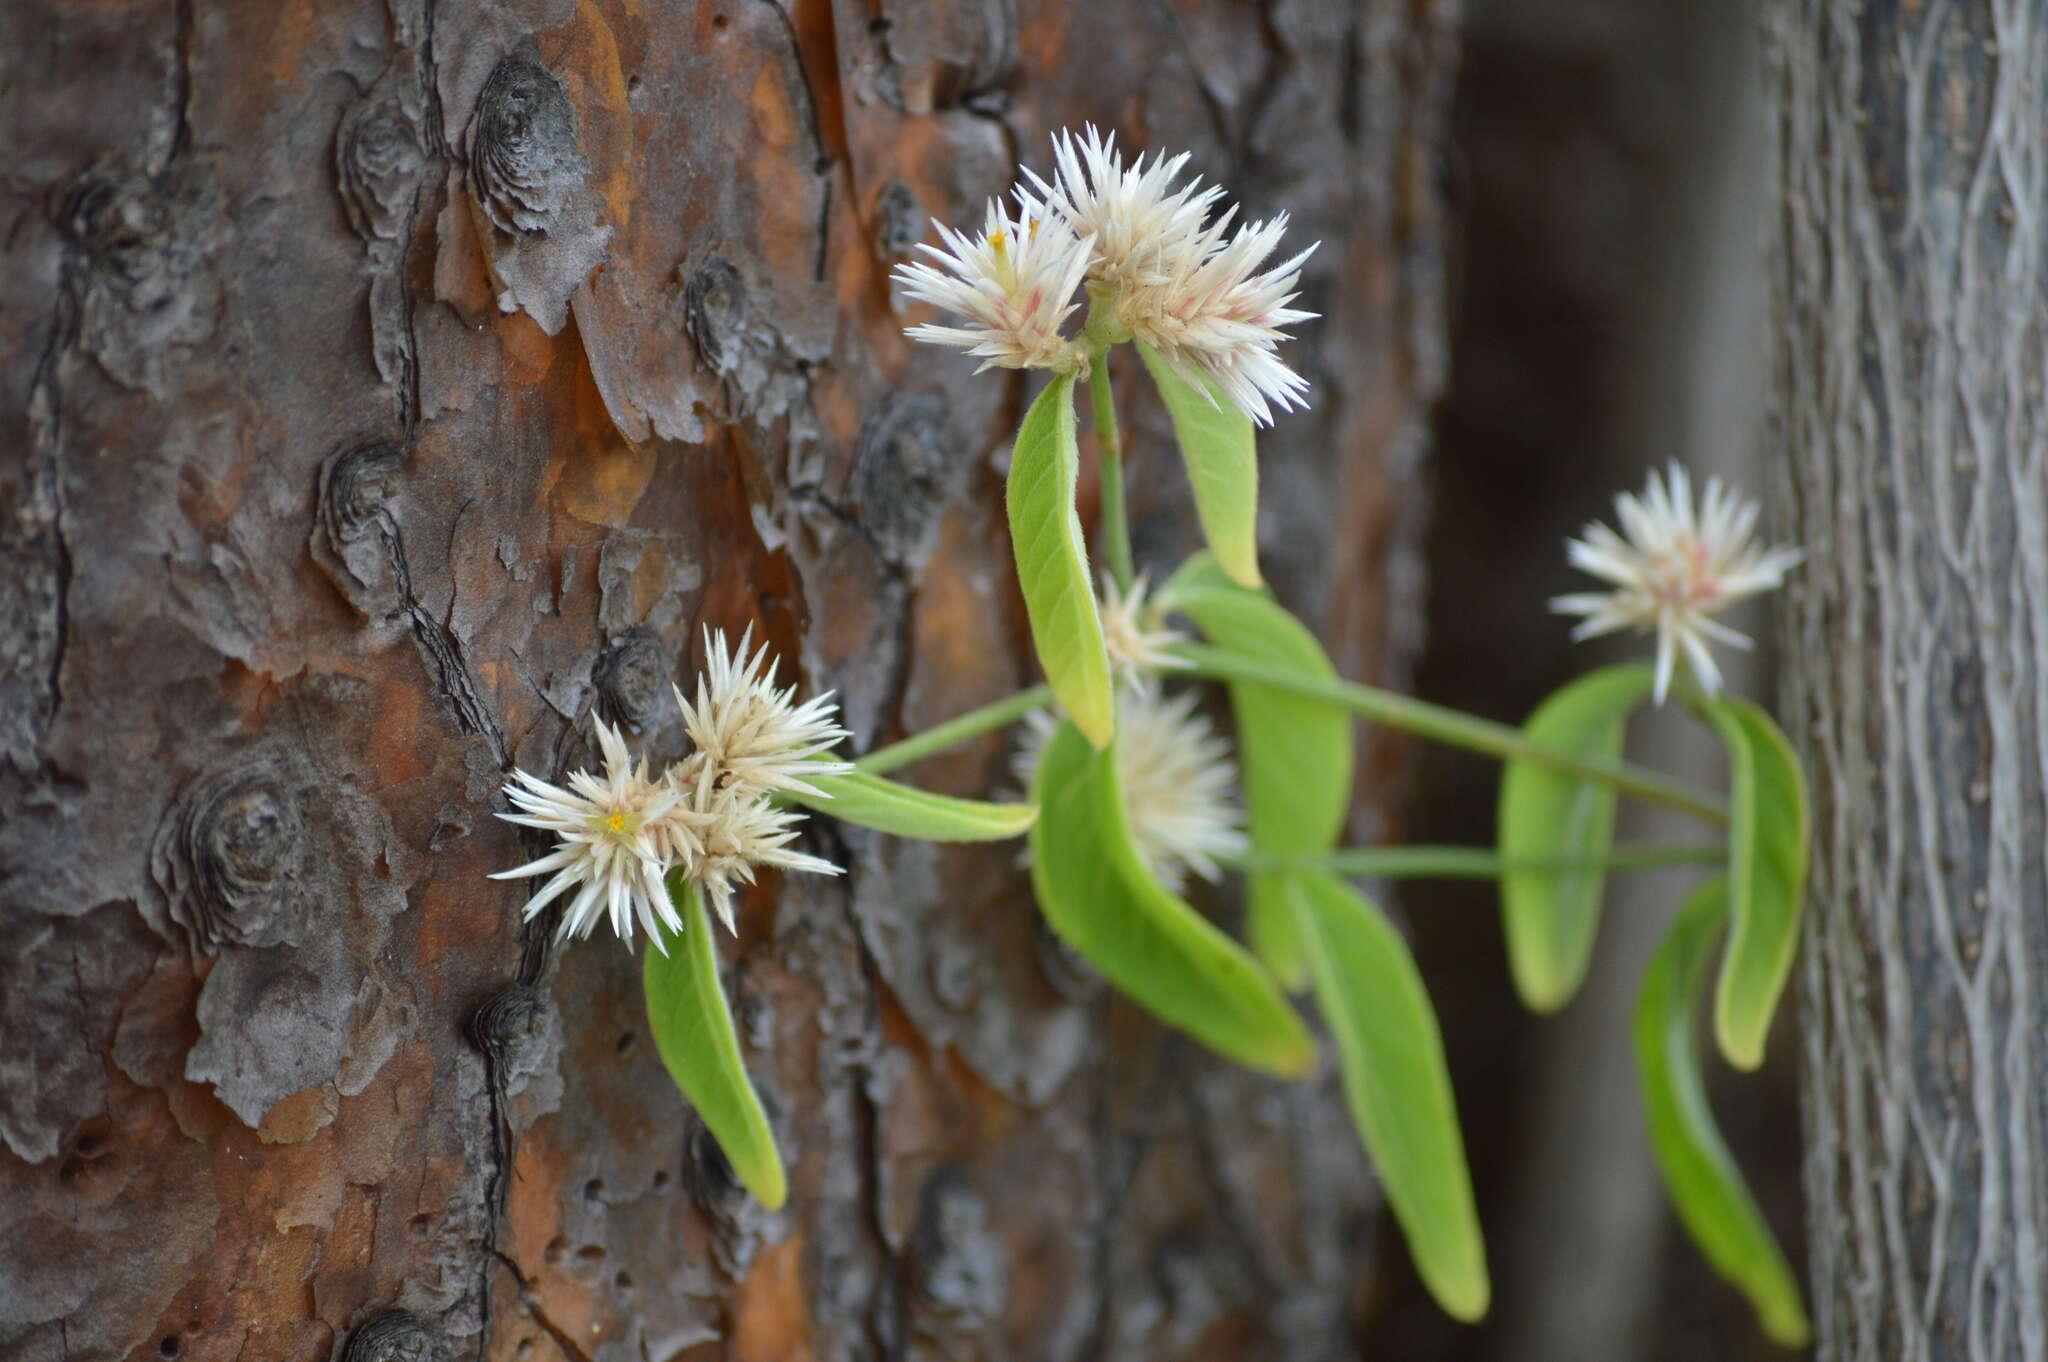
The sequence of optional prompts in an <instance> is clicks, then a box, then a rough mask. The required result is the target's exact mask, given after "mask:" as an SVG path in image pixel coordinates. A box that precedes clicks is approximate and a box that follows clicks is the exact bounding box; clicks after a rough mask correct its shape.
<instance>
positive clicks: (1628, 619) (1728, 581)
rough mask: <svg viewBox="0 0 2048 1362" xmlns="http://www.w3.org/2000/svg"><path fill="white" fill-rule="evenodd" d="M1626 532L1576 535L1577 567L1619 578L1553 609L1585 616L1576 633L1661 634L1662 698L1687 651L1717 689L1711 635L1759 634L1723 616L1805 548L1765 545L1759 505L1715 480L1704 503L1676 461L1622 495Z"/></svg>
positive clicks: (1598, 528)
mask: <svg viewBox="0 0 2048 1362" xmlns="http://www.w3.org/2000/svg"><path fill="white" fill-rule="evenodd" d="M1614 509H1615V513H1616V516H1617V518H1618V519H1619V520H1620V521H1621V533H1620V534H1617V533H1615V532H1614V531H1613V530H1612V529H1610V528H1609V527H1608V526H1606V525H1604V524H1602V523H1600V522H1598V521H1594V522H1592V523H1591V524H1588V525H1587V526H1586V528H1585V529H1584V530H1583V531H1581V532H1580V537H1579V538H1577V539H1572V540H1567V541H1566V550H1567V553H1568V556H1569V557H1570V559H1571V563H1572V566H1574V567H1576V568H1579V569H1581V570H1583V571H1585V572H1589V573H1591V574H1593V575H1594V576H1595V577H1599V578H1601V579H1602V580H1604V581H1607V582H1611V583H1613V584H1614V586H1615V588H1616V589H1615V590H1613V591H1603V592H1585V593H1581V594H1577V595H1570V596H1559V597H1557V598H1556V599H1554V600H1552V601H1551V603H1550V608H1551V609H1553V610H1555V611H1557V612H1559V613H1560V614H1570V615H1580V616H1583V617H1584V618H1583V619H1582V621H1581V622H1580V623H1579V625H1578V626H1577V627H1576V628H1574V629H1573V630H1572V637H1573V638H1575V639H1583V638H1592V637H1594V636H1596V635H1599V634H1608V633H1613V632H1615V631H1616V630H1620V629H1633V630H1635V631H1636V632H1637V633H1641V634H1647V633H1650V632H1652V631H1655V633H1656V635H1657V669H1656V686H1655V689H1656V697H1657V703H1659V704H1662V703H1663V702H1664V697H1665V695H1666V694H1668V693H1669V691H1670V688H1671V678H1672V674H1673V672H1674V671H1675V670H1676V667H1677V660H1678V656H1679V653H1680V652H1681V650H1682V651H1683V653H1684V656H1685V658H1686V660H1687V662H1688V663H1689V664H1690V665H1691V668H1692V674H1693V677H1694V679H1695V680H1697V681H1698V682H1699V684H1700V687H1701V688H1702V689H1703V690H1705V691H1706V692H1707V693H1708V694H1710V695H1711V694H1713V693H1714V692H1715V691H1717V690H1719V689H1720V685H1721V672H1720V669H1719V668H1718V667H1716V666H1715V665H1714V658H1713V654H1712V653H1711V652H1709V651H1708V648H1707V642H1708V640H1709V639H1713V640H1717V641H1719V642H1722V643H1727V644H1730V645H1732V646H1734V647H1737V648H1747V647H1749V646H1750V642H1749V639H1748V638H1746V637H1744V636H1743V635H1742V634H1739V633H1737V632H1736V631H1735V630H1733V629H1730V628H1728V627H1727V626H1726V625H1724V624H1721V623H1719V622H1717V621H1716V620H1715V619H1714V618H1713V616H1714V615H1715V614H1717V613H1719V612H1720V611H1721V610H1724V609H1726V608H1727V607H1728V606H1730V605H1733V604H1734V603H1735V602H1737V601H1740V600H1744V599H1747V598H1748V597H1751V596H1755V595H1757V594H1759V593H1761V592H1765V591H1770V590H1772V589H1774V588H1776V587H1777V586H1778V585H1779V584H1780V583H1782V582H1783V581H1784V580H1785V573H1786V572H1787V571H1789V570H1790V569H1791V568H1792V567H1794V566H1795V565H1797V564H1798V562H1799V560H1800V558H1801V556H1802V555H1801V554H1800V552H1799V550H1798V549H1796V548H1791V547H1789V546H1778V547H1768V548H1767V547H1764V546H1762V545H1759V544H1757V543H1756V542H1755V540H1754V537H1753V536H1754V531H1755V529H1756V519H1757V506H1756V503H1755V502H1753V501H1750V500H1749V499H1747V498H1745V497H1742V496H1739V495H1737V494H1736V493H1735V492H1733V491H1731V490H1730V489H1728V488H1727V487H1725V486H1723V485H1722V483H1721V480H1720V479H1719V478H1709V479H1707V486H1706V493H1705V495H1704V496H1703V497H1702V498H1701V499H1700V501H1699V502H1698V503H1697V504H1695V502H1694V500H1693V494H1692V480H1691V479H1690V478H1689V477H1688V476H1687V475H1686V471H1685V470H1684V469H1683V468H1681V467H1679V465H1678V464H1676V463H1673V464H1672V465H1671V466H1670V468H1669V469H1668V471H1667V472H1666V473H1665V474H1664V475H1663V476H1662V477H1660V476H1659V475H1658V474H1656V473H1655V472H1652V473H1651V474H1650V482H1649V486H1648V487H1647V488H1645V489H1644V491H1643V494H1642V495H1641V496H1640V497H1639V496H1636V495H1635V494H1633V493H1629V492H1623V493H1622V494H1621V495H1619V496H1617V497H1616V498H1615V499H1614Z"/></svg>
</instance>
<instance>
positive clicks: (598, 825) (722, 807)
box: [492, 631, 852, 953]
mask: <svg viewBox="0 0 2048 1362" xmlns="http://www.w3.org/2000/svg"><path fill="white" fill-rule="evenodd" d="M751 641H752V634H751V631H749V633H748V635H747V636H746V637H743V638H742V639H741V641H740V646H739V648H738V650H737V651H735V650H733V649H731V648H730V647H728V646H727V644H726V639H725V635H724V634H723V633H722V632H721V633H714V632H710V631H707V632H706V634H705V671H704V674H703V675H702V676H701V677H699V679H698V684H697V698H696V702H695V703H694V704H692V703H691V702H689V701H687V700H685V699H684V698H683V694H682V691H681V689H680V688H678V689H677V691H676V702H677V704H678V705H680V706H681V708H682V712H683V727H684V730H685V731H686V732H687V733H688V734H689V736H690V738H691V740H692V741H693V742H694V743H695V744H696V745H697V750H696V751H695V752H692V753H691V754H690V755H689V756H688V757H685V758H684V759H683V760H681V761H679V762H677V763H675V764H674V765H673V766H671V767H669V769H668V770H667V771H666V772H664V773H663V774H662V776H661V777H660V778H659V779H654V778H652V777H650V775H649V773H648V768H647V765H646V763H645V762H644V761H642V762H637V763H636V762H634V761H633V760H632V759H631V757H630V756H629V755H628V753H627V751H626V744H625V740H624V739H623V738H622V737H621V736H620V735H619V732H618V730H617V729H614V728H612V727H611V726H610V725H608V724H606V723H605V722H604V721H603V720H602V719H594V720H593V721H592V722H593V725H594V727H595V728H596V731H597V739H598V746H599V749H600V751H601V753H602V755H603V757H604V775H603V778H602V779H600V778H599V777H597V776H594V775H591V774H589V773H588V772H585V771H580V770H579V771H573V772H571V773H570V774H569V777H568V785H567V787H566V788H565V787H562V786H557V785H553V784H550V783H549V782H547V781H544V780H542V779H540V778H539V777H538V776H534V775H530V774H528V773H527V772H525V771H514V772H513V773H512V778H511V779H510V780H508V781H507V782H506V783H505V794H506V797H507V798H508V799H509V800H511V802H512V805H513V807H514V809H515V810H516V812H514V813H509V814H500V815H498V816H499V817H500V818H503V819H505V820H506V821H507V822H511V823H517V824H519V825H520V826H522V827H529V828H538V829H540V830H542V831H544V832H549V833H552V834H554V836H555V838H556V845H555V849H554V850H553V851H552V852H550V853H549V854H548V855H546V856H543V857H541V858H540V859H539V860H537V861H534V862H532V863H530V864H528V865H523V866H520V867H519V868H518V869H516V870H508V871H504V872H502V873H500V874H498V875H494V876H492V878H493V879H515V878H521V877H525V876H533V875H543V874H548V873H550V872H553V877H552V878H551V879H549V880H548V882H547V883H546V884H544V885H543V886H542V887H541V890H540V892H539V893H537V894H535V895H534V896H533V897H532V898H531V899H529V900H527V903H526V907H525V910H524V912H525V916H526V917H527V918H528V919H531V918H533V917H534V916H535V915H536V914H538V913H539V912H540V911H541V910H542V909H543V908H545V907H547V905H548V904H549V903H551V902H553V901H554V900H555V899H556V898H558V897H560V896H561V895H563V894H565V893H567V892H568V891H569V890H570V889H572V888H574V889H575V890H576V891H577V892H576V894H575V897H573V898H572V899H570V900H569V904H568V907H567V908H566V909H565V910H564V911H563V915H562V923H561V928H560V935H561V936H562V937H563V938H564V939H567V938H571V937H574V938H582V937H585V936H588V935H589V934H590V931H591V929H592V928H593V927H594V926H595V925H596V924H597V922H598V921H599V920H600V919H602V918H605V917H609V919H610V921H611V925H612V931H613V932H614V933H616V934H617V935H618V937H619V938H620V939H621V940H623V941H630V940H632V938H633V932H634V929H635V925H636V924H637V926H638V928H639V930H641V931H644V932H646V933H647V935H648V936H649V937H650V938H651V939H652V940H653V941H654V944H655V946H656V947H657V948H658V949H660V950H661V951H663V952H664V953H666V952H667V949H668V947H667V945H666V944H665V942H664V941H663V935H664V933H663V930H662V929H666V931H667V932H669V933H680V932H681V931H682V930H683V924H682V920H681V918H680V916H679V915H678V914H677V913H676V911H675V906H674V904H673V903H672V901H671V900H670V898H669V894H668V888H667V885H666V883H665V881H666V878H667V876H668V875H669V874H670V873H671V872H674V873H676V874H678V875H680V876H682V877H683V878H684V879H686V880H689V881H691V882H693V883H695V884H696V885H698V887H699V888H700V889H702V891H703V892H704V895H705V897H706V898H707V899H708V900H709V901H710V903H711V906H712V907H713V908H714V909H715V910H716V911H717V913H718V916H719V919H720V920H721V921H723V922H724V923H725V925H726V927H727V929H728V930H730V929H731V928H732V927H733V916H732V899H733V894H734V892H735V885H737V884H752V883H753V882H754V874H755V871H756V869H757V868H758V867H761V866H770V867H774V868H776V869H781V870H805V871H811V872H814V873H816V874H822V875H836V874H839V873H840V869H839V867H838V866H835V865H833V864H832V863H831V862H830V861H826V860H822V859H820V858H818V857H816V856H811V855H807V854H805V853H803V852H799V851H794V850H791V849H790V846H789V844H790V843H791V842H792V841H794V840H795V838H796V835H797V829H798V828H799V826H801V824H802V823H803V819H804V815H803V813H802V811H801V810H798V809H791V808H783V807H779V806H778V805H777V804H776V803H775V802H774V798H773V795H774V792H776V791H778V790H796V791H801V792H803V793H806V794H811V795H817V796H819V797H824V796H823V795H822V792H821V791H819V790H817V789H816V788H815V787H814V786H812V785H810V784H809V783H807V782H806V780H805V779H804V777H805V776H807V775H808V776H817V775H829V774H837V773H840V772H844V771H848V770H851V769H852V768H851V766H850V765H849V764H848V763H845V762H835V761H826V760H821V759H820V757H821V755H822V754H823V753H824V752H825V751H826V750H827V749H828V748H830V747H831V746H832V744H834V743H836V742H837V741H838V740H839V739H841V738H843V737H845V736H846V731H845V730H844V729H842V728H840V727H839V725H838V722H837V720H836V707H835V706H834V705H833V704H832V701H831V698H830V696H829V695H821V696H817V697H814V698H813V699H811V700H808V701H806V702H804V703H803V704H798V703H797V702H796V688H795V687H794V686H791V687H787V688H784V689H781V690H778V689H776V687H775V685H774V677H775V668H774V666H773V664H771V663H769V662H768V657H767V648H766V647H765V646H764V647H762V648H761V649H759V650H758V651H755V652H753V653H752V654H751V656H750V655H749V653H748V647H749V644H750V643H751Z"/></svg>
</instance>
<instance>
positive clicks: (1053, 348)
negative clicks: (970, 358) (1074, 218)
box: [895, 188, 1088, 372]
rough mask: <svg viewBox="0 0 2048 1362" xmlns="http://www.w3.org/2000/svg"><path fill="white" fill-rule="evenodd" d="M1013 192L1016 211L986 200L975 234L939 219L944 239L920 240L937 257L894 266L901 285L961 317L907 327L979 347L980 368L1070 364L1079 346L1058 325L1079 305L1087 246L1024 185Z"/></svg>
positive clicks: (935, 340)
mask: <svg viewBox="0 0 2048 1362" xmlns="http://www.w3.org/2000/svg"><path fill="white" fill-rule="evenodd" d="M1015 196H1016V200H1017V206H1016V209H1015V210H1014V211H1012V210H1009V209H1007V208H1005V207H1004V205H1003V202H1002V200H1000V199H990V200H989V203H988V219H987V222H986V223H985V224H984V225H983V227H982V230H981V235H980V236H979V237H978V238H976V239H974V240H971V241H970V240H969V239H968V238H967V237H966V236H964V235H962V234H961V233H959V232H956V231H954V230H953V229H952V228H950V227H947V226H946V225H945V224H944V223H941V222H938V221H936V220H934V222H933V223H932V225H933V226H934V227H936V228H938V231H939V236H940V239H941V240H943V241H944V242H945V247H944V248H943V249H942V248H940V247H937V246H931V245H925V244H920V245H919V246H918V249H919V250H921V251H923V252H924V253H925V254H926V255H928V256H930V257H931V262H932V263H929V264H928V263H926V262H924V261H911V262H907V263H905V264H901V265H898V266H897V267H896V271H895V278H896V282H897V283H898V284H900V285H902V287H903V290H904V292H906V293H907V294H909V295H910V296H911V297H912V298H914V299H916V300H918V301H919V302H924V303H930V304H931V305H932V306H934V307H937V308H939V309H941V310H942V311H945V312H950V313H953V314H954V315H955V316H958V317H959V318H961V319H962V321H963V323H964V325H960V326H938V325H934V324H931V323H926V324H924V325H921V326H913V327H910V328H909V329H908V330H907V331H905V333H904V334H905V335H907V336H909V337H910V338H911V339H912V340H920V341H927V342H929V343H931V344H933V345H947V346H952V347H953V348H955V349H960V350H965V351H967V353H969V354H971V355H979V356H981V360H982V365H981V367H982V368H983V369H989V368H1000V369H1056V370H1059V371H1061V372H1071V371H1073V370H1074V369H1075V368H1077V367H1078V366H1079V365H1080V363H1081V359H1082V352H1081V349H1080V347H1079V346H1077V345H1075V344H1074V343H1073V342H1072V341H1070V340H1068V339H1067V338H1066V337H1065V336H1063V335H1061V334H1060V329H1061V327H1063V326H1064V325H1065V324H1066V320H1067V318H1068V316H1069V315H1071V314H1072V313H1073V311H1074V309H1075V307H1077V306H1078V305H1079V304H1078V302H1077V301H1076V297H1075V295H1076V293H1077V292H1078V291H1079V289H1080V287H1081V280H1082V277H1083V276H1084V275H1085V274H1086V272H1087V269H1088V248H1087V246H1086V245H1085V244H1084V243H1083V242H1081V241H1080V240H1078V239H1077V238H1076V237H1075V235H1074V232H1073V230H1072V229H1071V228H1070V227H1069V226H1068V225H1067V223H1066V222H1065V221H1064V220H1062V219H1061V218H1060V217H1058V216H1057V215H1055V214H1051V213H1049V212H1048V211H1047V209H1046V207H1045V205H1043V204H1042V203H1040V202H1039V201H1038V200H1037V199H1036V198H1034V197H1032V195H1031V194H1029V193H1028V192H1026V191H1025V190H1024V189H1022V188H1019V189H1017V190H1016V191H1015ZM977 372H979V371H978V370H977Z"/></svg>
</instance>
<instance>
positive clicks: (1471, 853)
mask: <svg viewBox="0 0 2048 1362" xmlns="http://www.w3.org/2000/svg"><path fill="white" fill-rule="evenodd" d="M1727 859H1728V849H1727V848H1726V847H1724V846H1721V845H1719V844H1718V843H1716V844H1712V845H1703V846H1658V845H1649V844H1636V845H1630V844H1628V843H1623V844H1621V845H1618V846H1616V847H1614V848H1613V850H1611V851H1609V852H1608V854H1607V855H1605V856H1602V857H1600V858H1598V859H1597V860H1584V859H1578V860H1574V859H1572V858H1570V857H1532V858H1517V859H1515V860H1507V859H1505V858H1503V857H1502V856H1500V855H1499V854H1497V853H1495V852H1492V851H1488V850H1486V849H1485V848H1484V847H1457V846H1412V847H1343V848H1340V849H1338V850H1336V851H1333V852H1329V853H1327V854H1326V855H1322V856H1244V857H1240V858H1239V859H1238V860H1237V861H1236V862H1235V864H1236V865H1237V866H1239V867H1240V868H1241V869H1245V870H1335V871H1337V872H1339V873H1341V874H1345V875H1376V876H1379V877H1380V878H1382V879H1390V880H1394V879H1410V880H1491V879H1498V878H1499V877H1500V876H1502V875H1506V874H1510V873H1512V872H1515V871H1524V870H1526V871H1549V872H1553V873H1562V872H1566V871H1573V870H1655V869H1660V868H1663V867H1667V866H1683V865H1719V864H1720V863H1721V862H1723V861H1725V860H1727Z"/></svg>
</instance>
